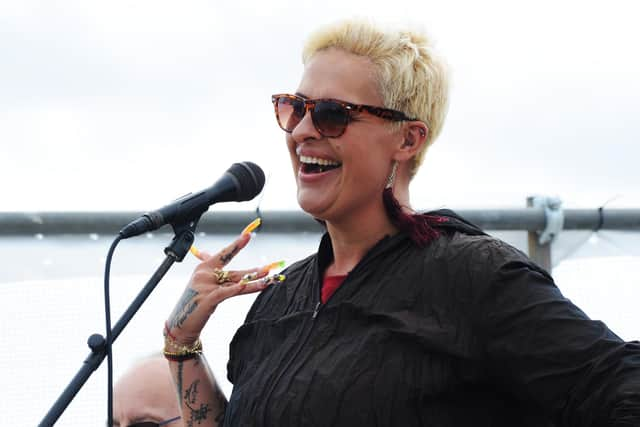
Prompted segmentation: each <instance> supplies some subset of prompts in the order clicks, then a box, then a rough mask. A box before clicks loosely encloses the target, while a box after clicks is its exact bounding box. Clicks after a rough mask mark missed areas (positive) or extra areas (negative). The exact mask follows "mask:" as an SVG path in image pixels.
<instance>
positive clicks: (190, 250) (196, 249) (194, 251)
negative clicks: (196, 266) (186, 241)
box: [189, 245, 200, 259]
mask: <svg viewBox="0 0 640 427" xmlns="http://www.w3.org/2000/svg"><path fill="white" fill-rule="evenodd" d="M189 252H191V253H192V254H193V256H195V257H196V258H198V259H199V258H200V251H199V250H198V248H196V247H195V246H194V245H191V248H189Z"/></svg>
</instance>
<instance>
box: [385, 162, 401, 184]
mask: <svg viewBox="0 0 640 427" xmlns="http://www.w3.org/2000/svg"><path fill="white" fill-rule="evenodd" d="M397 170H398V161H397V160H394V161H393V166H392V167H391V173H390V174H389V176H388V177H387V185H385V186H384V188H391V187H393V182H394V181H395V180H396V171H397Z"/></svg>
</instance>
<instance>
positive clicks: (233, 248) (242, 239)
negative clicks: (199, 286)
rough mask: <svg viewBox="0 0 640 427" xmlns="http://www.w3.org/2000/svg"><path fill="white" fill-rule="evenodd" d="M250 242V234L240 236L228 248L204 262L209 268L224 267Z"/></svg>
mask: <svg viewBox="0 0 640 427" xmlns="http://www.w3.org/2000/svg"><path fill="white" fill-rule="evenodd" d="M249 240H251V234H241V235H240V236H239V237H238V238H237V239H236V240H235V241H234V242H233V243H231V244H230V245H229V246H227V247H226V248H224V249H223V250H221V251H220V252H218V253H217V254H215V255H213V256H212V257H210V258H209V259H208V260H206V261H205V262H206V263H207V264H208V265H209V266H211V267H214V268H216V267H218V268H221V267H224V266H225V265H227V264H229V263H230V262H231V260H232V259H233V258H234V257H235V256H236V255H237V254H238V252H240V251H241V250H242V248H244V247H245V246H247V243H249Z"/></svg>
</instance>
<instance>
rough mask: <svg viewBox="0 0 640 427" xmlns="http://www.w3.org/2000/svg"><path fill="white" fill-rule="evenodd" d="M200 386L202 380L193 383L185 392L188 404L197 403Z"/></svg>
mask: <svg viewBox="0 0 640 427" xmlns="http://www.w3.org/2000/svg"><path fill="white" fill-rule="evenodd" d="M198 384H200V380H195V381H194V382H192V383H191V385H190V386H189V387H188V388H187V389H186V390H185V391H184V400H185V401H186V402H187V403H190V404H192V405H193V404H194V403H196V399H197V398H198Z"/></svg>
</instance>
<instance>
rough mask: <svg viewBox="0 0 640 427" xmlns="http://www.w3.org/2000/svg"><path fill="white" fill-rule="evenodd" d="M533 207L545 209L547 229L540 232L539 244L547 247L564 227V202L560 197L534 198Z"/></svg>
mask: <svg viewBox="0 0 640 427" xmlns="http://www.w3.org/2000/svg"><path fill="white" fill-rule="evenodd" d="M532 207H534V208H542V209H544V217H545V229H544V230H542V231H538V232H537V233H538V243H539V244H540V245H546V244H547V243H550V242H552V241H553V240H554V239H555V238H556V237H557V236H558V234H560V232H561V231H562V228H563V227H564V211H563V210H562V200H560V198H558V197H547V196H534V197H533V201H532Z"/></svg>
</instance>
